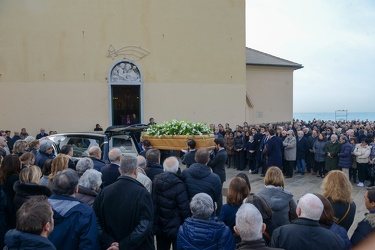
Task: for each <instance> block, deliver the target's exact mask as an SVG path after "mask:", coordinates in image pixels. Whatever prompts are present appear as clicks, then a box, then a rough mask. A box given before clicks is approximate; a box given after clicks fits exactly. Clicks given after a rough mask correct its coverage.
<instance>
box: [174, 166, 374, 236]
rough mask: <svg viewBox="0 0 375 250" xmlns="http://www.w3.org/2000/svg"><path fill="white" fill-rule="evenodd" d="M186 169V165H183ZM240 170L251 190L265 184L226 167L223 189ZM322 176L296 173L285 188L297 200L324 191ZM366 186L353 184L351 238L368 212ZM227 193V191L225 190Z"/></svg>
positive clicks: (256, 190)
mask: <svg viewBox="0 0 375 250" xmlns="http://www.w3.org/2000/svg"><path fill="white" fill-rule="evenodd" d="M181 166H182V169H184V165H181ZM240 172H243V173H246V174H247V176H248V177H249V179H250V183H251V192H252V193H257V192H258V191H259V190H260V189H261V188H262V187H263V186H264V183H263V177H260V175H259V174H256V175H253V174H249V172H248V170H246V171H245V170H244V171H238V170H235V169H233V168H230V169H228V168H227V169H226V173H227V181H226V182H224V185H223V189H226V188H227V187H228V185H229V183H230V181H231V180H232V179H233V178H234V177H236V175H237V174H238V173H240ZM322 180H323V179H322V178H317V177H316V175H311V174H305V175H294V176H293V178H290V179H285V190H288V191H290V192H292V193H293V194H294V197H295V200H296V201H297V200H298V199H299V198H300V197H301V196H302V195H304V194H306V193H322V192H321V189H320V186H321V184H322ZM366 184H369V183H366ZM365 192H366V188H363V187H362V188H359V187H357V186H356V185H355V184H353V198H354V202H355V203H356V205H357V210H356V215H355V218H354V222H353V225H352V226H351V228H350V229H349V232H348V235H349V238H350V236H351V235H352V234H353V231H354V230H355V228H356V227H357V224H358V222H359V221H361V220H362V219H363V218H364V214H365V213H366V212H367V210H366V207H365V205H364V199H363V196H364V195H365ZM224 193H225V191H224ZM225 202H226V199H225V197H224V198H223V203H224V204H225Z"/></svg>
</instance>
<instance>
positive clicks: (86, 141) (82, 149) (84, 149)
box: [59, 136, 100, 157]
mask: <svg viewBox="0 0 375 250" xmlns="http://www.w3.org/2000/svg"><path fill="white" fill-rule="evenodd" d="M67 144H70V145H72V146H73V157H85V156H88V155H89V152H88V149H89V148H90V147H92V146H100V140H99V139H96V138H86V137H80V136H74V137H70V136H69V137H66V138H65V139H64V140H62V141H61V142H60V145H59V147H60V148H62V147H63V146H64V145H67Z"/></svg>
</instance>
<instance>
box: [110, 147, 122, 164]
mask: <svg viewBox="0 0 375 250" xmlns="http://www.w3.org/2000/svg"><path fill="white" fill-rule="evenodd" d="M121 156H122V153H121V150H120V149H119V148H113V149H111V150H110V151H109V153H108V158H109V160H110V161H111V162H114V163H118V164H119V163H120V161H121Z"/></svg>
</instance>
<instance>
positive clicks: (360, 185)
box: [357, 182, 365, 187]
mask: <svg viewBox="0 0 375 250" xmlns="http://www.w3.org/2000/svg"><path fill="white" fill-rule="evenodd" d="M364 186H365V185H364V184H363V182H358V184H357V187H364Z"/></svg>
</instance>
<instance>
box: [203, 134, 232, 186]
mask: <svg viewBox="0 0 375 250" xmlns="http://www.w3.org/2000/svg"><path fill="white" fill-rule="evenodd" d="M214 142H215V144H216V150H217V153H216V155H215V157H214V159H213V160H212V161H210V162H209V163H208V166H209V167H210V168H212V172H214V173H215V174H217V175H218V176H219V177H220V180H221V183H222V184H223V183H224V181H225V180H226V175H225V162H226V161H227V159H228V154H227V151H226V150H225V148H224V140H223V138H217V139H215V141H214Z"/></svg>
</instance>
